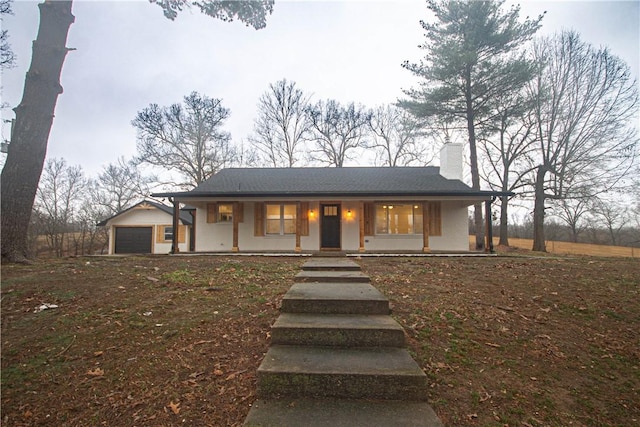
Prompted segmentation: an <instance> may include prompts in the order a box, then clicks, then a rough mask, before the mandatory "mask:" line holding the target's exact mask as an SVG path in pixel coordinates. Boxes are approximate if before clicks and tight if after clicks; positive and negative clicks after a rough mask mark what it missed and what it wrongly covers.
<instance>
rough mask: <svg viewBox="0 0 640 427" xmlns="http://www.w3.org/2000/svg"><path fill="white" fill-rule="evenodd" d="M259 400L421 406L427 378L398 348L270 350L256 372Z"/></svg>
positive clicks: (425, 391) (293, 347)
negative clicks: (361, 401)
mask: <svg viewBox="0 0 640 427" xmlns="http://www.w3.org/2000/svg"><path fill="white" fill-rule="evenodd" d="M257 379H258V397H261V398H273V397H278V396H296V397H305V398H306V397H338V398H347V399H382V400H405V401H424V400H426V398H427V388H428V385H427V376H426V375H425V373H424V372H422V369H420V367H419V366H418V365H417V364H416V362H415V361H414V360H413V359H412V358H411V356H410V355H409V353H408V352H407V350H405V349H400V348H351V349H347V348H330V347H309V346H285V345H272V346H271V347H270V348H269V351H268V352H267V354H266V355H265V357H264V360H263V361H262V364H261V365H260V367H259V368H258V376H257Z"/></svg>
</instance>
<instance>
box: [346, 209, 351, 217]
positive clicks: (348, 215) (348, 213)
mask: <svg viewBox="0 0 640 427" xmlns="http://www.w3.org/2000/svg"><path fill="white" fill-rule="evenodd" d="M351 215H352V214H351V209H349V210H347V217H348V218H351Z"/></svg>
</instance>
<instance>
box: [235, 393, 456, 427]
mask: <svg viewBox="0 0 640 427" xmlns="http://www.w3.org/2000/svg"><path fill="white" fill-rule="evenodd" d="M244 426H245V427H258V426H261V427H300V426H305V427H327V426H330V427H359V426H367V427H390V426H393V427H444V426H443V424H442V422H440V420H439V419H438V416H437V415H436V414H435V412H433V409H431V407H430V406H429V405H428V404H426V403H424V402H401V401H379V400H350V399H274V400H257V401H256V402H254V403H253V405H252V407H251V410H250V411H249V415H248V416H247V418H246V419H245V422H244Z"/></svg>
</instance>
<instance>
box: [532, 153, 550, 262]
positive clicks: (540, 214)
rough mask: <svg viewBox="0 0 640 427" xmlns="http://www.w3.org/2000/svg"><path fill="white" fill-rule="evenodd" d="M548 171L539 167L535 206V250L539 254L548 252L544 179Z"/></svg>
mask: <svg viewBox="0 0 640 427" xmlns="http://www.w3.org/2000/svg"><path fill="white" fill-rule="evenodd" d="M546 174H547V169H546V167H544V166H538V171H537V173H536V183H535V202H534V205H533V248H532V250H534V251H538V252H546V251H547V248H546V245H545V238H544V202H545V194H544V177H545V175H546Z"/></svg>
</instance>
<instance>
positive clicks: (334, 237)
mask: <svg viewBox="0 0 640 427" xmlns="http://www.w3.org/2000/svg"><path fill="white" fill-rule="evenodd" d="M320 216H321V218H320V221H321V223H320V225H321V227H322V231H321V233H322V235H321V238H320V240H321V241H320V248H321V249H340V218H341V216H340V205H320Z"/></svg>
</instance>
